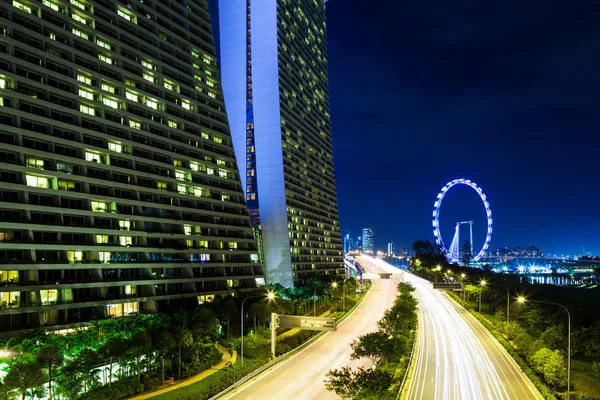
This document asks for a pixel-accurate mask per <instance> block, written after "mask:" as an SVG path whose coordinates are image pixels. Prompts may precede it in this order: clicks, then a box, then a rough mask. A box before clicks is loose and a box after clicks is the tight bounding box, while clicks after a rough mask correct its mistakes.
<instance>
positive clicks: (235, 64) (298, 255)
mask: <svg viewBox="0 0 600 400" xmlns="http://www.w3.org/2000/svg"><path fill="white" fill-rule="evenodd" d="M219 25H220V33H221V34H220V43H221V46H220V47H221V66H222V77H223V91H224V94H225V101H226V104H227V113H228V116H229V122H230V125H231V133H232V137H233V142H234V147H235V151H236V154H237V156H238V158H239V159H240V160H241V159H243V158H244V159H245V160H246V163H245V164H240V173H241V174H242V175H243V176H245V181H244V182H243V185H244V190H245V193H246V200H247V202H248V207H249V212H250V214H251V216H252V219H253V223H254V224H255V225H256V226H260V228H261V232H262V242H263V254H264V262H265V265H266V274H267V279H268V281H269V282H272V283H281V284H283V285H284V286H292V285H293V284H294V282H296V283H301V282H302V281H303V280H305V279H307V278H309V277H312V276H317V275H331V276H342V275H343V273H344V266H343V257H342V240H341V234H340V227H339V216H338V207H337V197H336V187H335V175H334V170H333V156H332V144H331V128H330V117H329V97H328V75H327V37H326V27H325V3H324V1H323V0H293V1H292V0H219Z"/></svg>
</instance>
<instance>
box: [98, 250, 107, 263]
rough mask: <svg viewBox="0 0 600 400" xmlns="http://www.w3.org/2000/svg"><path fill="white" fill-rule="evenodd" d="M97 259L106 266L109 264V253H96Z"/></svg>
mask: <svg viewBox="0 0 600 400" xmlns="http://www.w3.org/2000/svg"><path fill="white" fill-rule="evenodd" d="M98 259H99V260H100V262H101V263H103V264H108V263H109V262H110V252H108V251H100V252H98Z"/></svg>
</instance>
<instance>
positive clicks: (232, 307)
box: [223, 298, 238, 339]
mask: <svg viewBox="0 0 600 400" xmlns="http://www.w3.org/2000/svg"><path fill="white" fill-rule="evenodd" d="M223 311H224V312H225V314H226V315H227V339H229V338H230V328H231V323H232V321H233V317H234V315H235V314H237V312H238V307H237V304H235V301H233V299H231V298H228V299H227V300H225V301H224V302H223Z"/></svg>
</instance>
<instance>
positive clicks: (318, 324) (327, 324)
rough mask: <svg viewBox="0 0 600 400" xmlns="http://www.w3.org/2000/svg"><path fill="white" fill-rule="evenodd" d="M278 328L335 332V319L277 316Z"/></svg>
mask: <svg viewBox="0 0 600 400" xmlns="http://www.w3.org/2000/svg"><path fill="white" fill-rule="evenodd" d="M278 317H279V327H280V328H287V329H302V330H305V331H335V329H336V325H337V324H336V321H335V318H324V317H307V316H295V315H278Z"/></svg>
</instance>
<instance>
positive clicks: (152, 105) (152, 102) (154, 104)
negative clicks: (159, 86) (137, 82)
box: [146, 99, 158, 110]
mask: <svg viewBox="0 0 600 400" xmlns="http://www.w3.org/2000/svg"><path fill="white" fill-rule="evenodd" d="M146 105H147V106H148V107H150V108H154V109H155V110H158V103H157V102H156V101H155V100H153V99H146Z"/></svg>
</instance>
